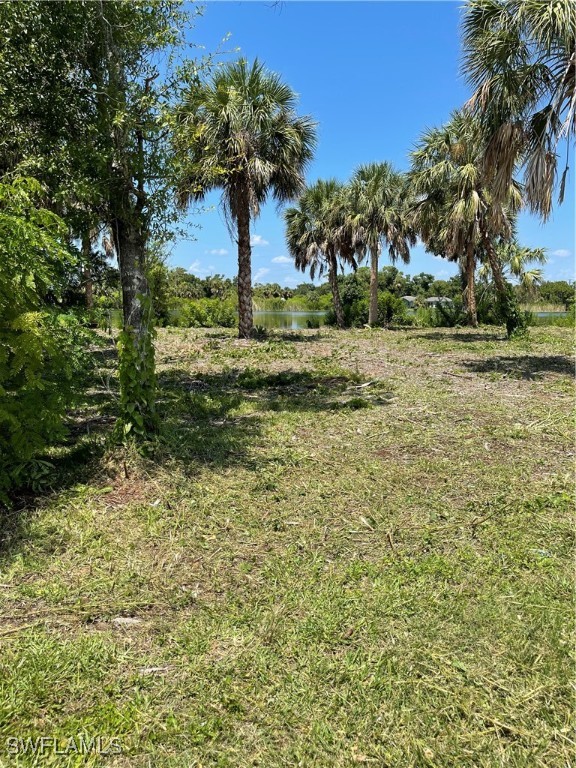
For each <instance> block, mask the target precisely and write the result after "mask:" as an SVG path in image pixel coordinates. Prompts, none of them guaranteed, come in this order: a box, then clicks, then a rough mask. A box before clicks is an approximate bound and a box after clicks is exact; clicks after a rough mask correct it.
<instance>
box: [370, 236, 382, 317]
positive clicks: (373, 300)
mask: <svg viewBox="0 0 576 768" xmlns="http://www.w3.org/2000/svg"><path fill="white" fill-rule="evenodd" d="M379 250H380V249H379V248H378V246H374V247H373V248H370V307H369V309H368V325H376V323H377V322H378V256H379V253H378V251H379Z"/></svg>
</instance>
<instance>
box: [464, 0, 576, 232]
mask: <svg viewBox="0 0 576 768" xmlns="http://www.w3.org/2000/svg"><path fill="white" fill-rule="evenodd" d="M463 38H464V39H463V44H464V72H465V74H466V75H467V77H468V80H469V82H470V83H471V85H472V86H473V88H474V89H475V90H474V95H473V96H472V99H471V100H470V101H469V103H468V106H469V107H470V108H471V109H472V110H473V111H474V113H475V114H476V115H477V116H478V117H479V118H480V119H481V121H482V126H483V128H484V131H485V150H484V162H485V166H486V170H487V172H488V174H489V175H490V176H491V177H492V180H493V185H492V186H493V190H494V194H495V195H496V197H497V198H499V199H501V200H502V199H504V198H505V196H506V190H507V187H508V186H509V184H510V182H511V180H512V176H513V173H514V170H515V168H516V167H517V166H518V165H524V168H525V174H524V186H525V191H526V200H527V203H528V205H529V206H530V208H531V209H532V210H533V211H535V212H537V213H539V214H540V215H541V216H542V217H543V219H546V218H547V217H548V216H549V214H550V211H551V209H552V192H553V189H554V185H555V181H556V171H557V163H558V149H559V142H560V141H561V139H566V140H567V141H568V142H570V141H571V140H573V137H574V135H575V134H576V90H575V83H576V53H575V45H574V41H575V39H576V5H575V4H574V0H469V2H468V3H467V5H466V7H465V12H464V20H463ZM567 171H568V156H567V157H566V167H565V169H564V172H563V174H562V181H561V184H560V195H559V199H560V202H562V199H563V197H564V188H565V183H566V174H567Z"/></svg>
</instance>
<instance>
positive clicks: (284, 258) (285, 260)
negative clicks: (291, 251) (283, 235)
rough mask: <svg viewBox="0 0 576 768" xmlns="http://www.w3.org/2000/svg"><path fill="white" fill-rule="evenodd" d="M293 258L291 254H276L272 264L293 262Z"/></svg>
mask: <svg viewBox="0 0 576 768" xmlns="http://www.w3.org/2000/svg"><path fill="white" fill-rule="evenodd" d="M292 263H293V262H292V259H291V258H290V257H289V256H275V257H274V258H273V259H272V264H292Z"/></svg>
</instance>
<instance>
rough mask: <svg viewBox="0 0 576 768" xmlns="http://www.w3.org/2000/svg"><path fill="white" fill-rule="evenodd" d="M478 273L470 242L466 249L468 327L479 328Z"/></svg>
mask: <svg viewBox="0 0 576 768" xmlns="http://www.w3.org/2000/svg"><path fill="white" fill-rule="evenodd" d="M475 271H476V259H475V258H474V243H472V242H470V243H469V244H468V247H467V248H466V267H465V272H466V296H465V299H466V311H467V315H468V325H471V326H472V327H473V328H477V327H478V314H477V310H476V287H475V285H474V272H475Z"/></svg>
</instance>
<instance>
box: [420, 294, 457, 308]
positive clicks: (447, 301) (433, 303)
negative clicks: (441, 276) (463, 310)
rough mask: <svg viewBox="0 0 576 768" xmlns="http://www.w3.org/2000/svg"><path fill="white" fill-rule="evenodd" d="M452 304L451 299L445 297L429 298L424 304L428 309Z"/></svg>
mask: <svg viewBox="0 0 576 768" xmlns="http://www.w3.org/2000/svg"><path fill="white" fill-rule="evenodd" d="M453 303H454V302H453V301H452V299H449V298H448V297H447V296H430V298H428V299H426V304H428V306H429V307H437V306H438V304H453Z"/></svg>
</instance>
